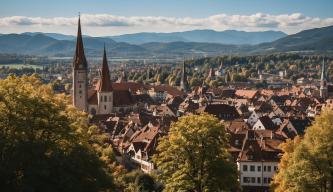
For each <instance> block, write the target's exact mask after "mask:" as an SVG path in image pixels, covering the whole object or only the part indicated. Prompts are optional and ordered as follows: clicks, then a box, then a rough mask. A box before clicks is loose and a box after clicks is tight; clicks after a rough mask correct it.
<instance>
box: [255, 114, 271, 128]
mask: <svg viewBox="0 0 333 192" xmlns="http://www.w3.org/2000/svg"><path fill="white" fill-rule="evenodd" d="M258 121H260V122H261V123H262V125H263V126H264V127H265V129H270V130H273V129H274V128H275V124H274V123H273V121H272V120H271V119H270V118H269V117H268V116H262V117H260V118H259V119H258Z"/></svg>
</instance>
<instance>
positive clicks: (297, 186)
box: [273, 110, 333, 192]
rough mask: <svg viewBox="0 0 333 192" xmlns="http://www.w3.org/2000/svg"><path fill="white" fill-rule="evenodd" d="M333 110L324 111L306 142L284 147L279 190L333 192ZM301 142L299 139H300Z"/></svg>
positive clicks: (276, 182) (278, 183)
mask: <svg viewBox="0 0 333 192" xmlns="http://www.w3.org/2000/svg"><path fill="white" fill-rule="evenodd" d="M332 127H333V111H331V110H327V111H322V113H321V115H320V116H318V117H316V119H315V122H314V124H313V125H312V126H310V127H309V128H308V129H307V130H306V132H305V135H304V139H303V140H302V141H298V140H295V141H293V143H292V141H289V142H287V143H286V144H284V145H282V149H283V151H284V152H285V153H284V155H283V156H282V160H283V161H281V162H280V164H279V168H280V171H279V172H278V174H277V175H276V176H275V177H274V181H273V183H274V185H273V187H274V189H275V191H286V189H287V190H288V191H309V192H312V191H313V192H314V191H320V192H326V191H332V190H333V129H332ZM296 139H297V138H296Z"/></svg>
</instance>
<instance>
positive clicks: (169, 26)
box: [0, 13, 333, 35]
mask: <svg viewBox="0 0 333 192" xmlns="http://www.w3.org/2000/svg"><path fill="white" fill-rule="evenodd" d="M76 24H77V18H76V17H54V18H44V17H25V16H11V17H0V27H2V29H1V31H0V33H4V32H13V31H15V30H16V31H17V32H23V31H31V30H35V29H41V30H48V31H43V32H57V31H59V30H60V29H61V30H60V31H62V30H63V29H64V28H66V27H69V26H76ZM82 25H84V27H87V31H89V33H90V35H110V33H113V34H121V33H132V32H142V31H150V32H171V31H180V30H192V29H214V30H226V29H236V30H245V31H263V30H281V31H284V32H287V33H295V32H298V31H301V30H304V29H309V28H314V27H323V26H328V25H333V18H324V19H322V18H318V17H309V16H305V15H303V14H301V13H293V14H281V15H271V14H265V13H256V14H252V15H226V14H218V15H212V16H209V17H206V18H192V17H161V16H140V17H139V16H130V17H125V16H116V15H110V14H84V15H82ZM101 28H103V29H105V30H101ZM6 29H8V30H7V31H6ZM50 30H55V31H50Z"/></svg>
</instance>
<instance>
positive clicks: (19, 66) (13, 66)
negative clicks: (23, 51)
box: [0, 64, 43, 69]
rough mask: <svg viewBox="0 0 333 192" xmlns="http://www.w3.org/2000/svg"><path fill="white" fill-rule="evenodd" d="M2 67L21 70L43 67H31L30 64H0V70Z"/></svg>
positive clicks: (40, 67) (41, 67)
mask: <svg viewBox="0 0 333 192" xmlns="http://www.w3.org/2000/svg"><path fill="white" fill-rule="evenodd" d="M2 67H9V68H14V69H22V68H33V69H43V66H40V65H31V64H0V68H2Z"/></svg>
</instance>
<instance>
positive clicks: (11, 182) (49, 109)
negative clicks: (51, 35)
mask: <svg viewBox="0 0 333 192" xmlns="http://www.w3.org/2000/svg"><path fill="white" fill-rule="evenodd" d="M68 104H69V98H68V97H66V96H65V95H60V94H58V95H56V94H54V93H53V91H52V88H51V85H42V83H41V82H40V81H39V80H38V78H37V77H36V76H31V77H27V76H23V77H22V78H17V77H15V76H9V77H8V78H7V79H5V80H0V156H1V158H0V191H51V192H52V191H109V190H110V189H112V187H113V184H112V176H111V174H109V173H108V172H107V171H106V170H107V167H106V164H105V163H104V162H103V161H102V160H101V159H100V158H99V156H98V155H97V153H96V151H95V148H94V147H92V146H91V145H90V144H89V143H90V142H91V141H92V142H94V141H93V139H91V138H90V137H89V134H88V132H87V131H88V126H87V116H86V114H85V113H83V112H79V111H77V110H75V109H74V108H73V107H71V106H70V105H68Z"/></svg>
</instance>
